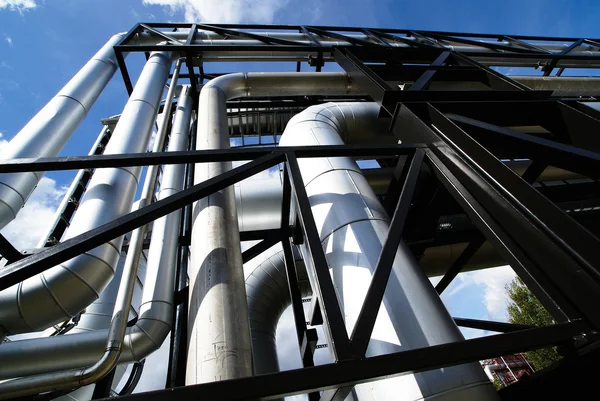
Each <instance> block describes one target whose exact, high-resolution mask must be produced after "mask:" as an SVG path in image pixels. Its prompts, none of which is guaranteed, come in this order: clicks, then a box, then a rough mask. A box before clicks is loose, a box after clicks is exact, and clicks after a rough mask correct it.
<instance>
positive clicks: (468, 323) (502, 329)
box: [453, 317, 535, 333]
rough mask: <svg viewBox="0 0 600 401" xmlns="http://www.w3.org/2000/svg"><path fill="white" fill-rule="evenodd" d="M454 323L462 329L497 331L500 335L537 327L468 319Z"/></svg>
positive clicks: (461, 319)
mask: <svg viewBox="0 0 600 401" xmlns="http://www.w3.org/2000/svg"><path fill="white" fill-rule="evenodd" d="M453 319H454V323H456V325H457V326H460V327H468V328H471V329H479V330H487V331H496V332H498V333H512V332H515V331H520V330H528V329H533V328H534V327H535V326H527V325H524V324H514V323H504V322H492V321H489V320H478V319H466V318H463V317H454V318H453Z"/></svg>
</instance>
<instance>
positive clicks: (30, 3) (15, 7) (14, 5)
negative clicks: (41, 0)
mask: <svg viewBox="0 0 600 401" xmlns="http://www.w3.org/2000/svg"><path fill="white" fill-rule="evenodd" d="M36 7H37V4H35V0H0V10H2V9H3V8H7V9H9V10H12V11H18V12H20V13H22V12H23V11H25V10H30V9H34V8H36Z"/></svg>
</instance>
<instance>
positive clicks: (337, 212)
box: [280, 104, 497, 401]
mask: <svg viewBox="0 0 600 401" xmlns="http://www.w3.org/2000/svg"><path fill="white" fill-rule="evenodd" d="M334 106H335V107H340V108H344V109H345V110H347V111H348V112H346V113H344V114H343V115H352V114H351V113H349V111H350V110H352V108H353V107H354V105H353V104H338V105H334ZM328 107H332V105H325V108H323V106H312V107H309V108H308V109H306V110H305V111H304V112H302V113H300V114H298V115H296V116H295V117H294V118H292V120H291V121H290V123H289V124H288V126H287V127H286V130H285V132H284V134H283V135H282V137H281V140H280V145H281V146H320V145H342V144H343V141H342V140H341V138H340V136H343V134H342V132H343V129H344V128H345V127H347V126H348V125H347V124H346V123H345V122H344V121H343V120H339V119H338V118H333V116H332V114H331V112H330V111H329V110H328ZM338 132H339V133H340V134H338ZM299 164H300V170H301V173H302V178H303V181H304V185H305V187H306V192H307V194H308V197H309V202H310V204H311V209H312V213H313V215H314V218H315V222H316V225H317V229H318V230H319V235H320V238H321V242H322V245H323V248H324V251H325V254H326V257H327V262H328V264H329V266H330V271H331V274H332V279H333V283H334V286H335V288H336V292H337V295H338V299H339V302H340V304H341V307H342V310H343V313H344V320H345V323H346V329H347V330H348V332H349V333H350V332H352V330H353V329H354V325H355V323H356V321H357V319H358V316H359V313H360V311H361V308H362V303H363V299H364V297H365V295H366V292H367V290H368V288H369V284H370V279H371V275H372V274H373V270H374V268H375V266H376V265H377V260H378V258H379V253H380V251H381V249H382V246H383V243H384V242H385V240H386V236H387V232H388V228H389V217H388V216H387V214H386V213H385V210H384V209H383V207H382V206H381V204H380V203H379V200H378V199H377V197H376V195H375V194H374V193H373V191H372V189H371V187H370V186H369V185H368V183H367V181H366V179H365V177H364V176H363V175H362V172H361V170H360V168H359V167H358V166H357V164H356V162H354V160H352V159H351V158H346V157H335V158H333V157H332V158H316V159H310V160H306V159H304V160H303V159H300V160H299ZM308 276H309V278H310V277H311V275H310V272H309V274H308ZM463 339H464V338H463V336H462V335H461V333H460V331H459V329H458V327H457V326H456V324H455V323H454V322H453V320H452V318H451V317H450V315H449V314H448V312H447V310H446V309H445V307H444V305H443V303H442V301H441V300H440V298H439V296H438V295H437V293H436V292H435V290H434V288H433V287H432V286H431V284H430V282H429V280H428V279H427V277H426V276H425V274H424V273H423V272H422V270H421V269H420V268H419V266H418V265H417V263H416V261H415V260H414V258H413V256H412V254H411V252H410V251H409V250H408V248H407V247H406V245H404V244H403V243H401V244H400V246H399V248H398V250H397V253H396V256H395V260H394V263H393V265H392V272H391V274H390V277H389V280H388V283H387V287H386V291H385V295H384V299H383V303H382V305H381V307H380V309H379V312H378V314H377V320H376V321H375V327H374V329H373V332H372V335H371V339H370V342H369V345H368V348H367V351H366V355H367V356H375V355H381V354H388V353H392V352H398V351H400V350H407V349H415V348H421V347H427V346H432V345H437V344H443V343H448V342H454V341H461V340H463ZM400 388H401V389H402V392H401V393H398V391H397V389H400ZM355 389H356V393H357V395H358V397H359V399H360V400H361V401H366V400H392V399H393V400H399V399H400V400H405V401H413V400H422V399H429V398H436V399H437V400H462V399H478V400H479V399H480V400H495V399H497V396H496V394H495V390H494V388H493V387H492V386H491V384H490V383H489V381H488V380H487V379H486V377H485V375H484V373H483V370H482V369H481V368H480V367H479V366H478V364H476V363H470V364H464V365H460V366H452V367H448V368H444V369H436V370H431V371H427V372H421V373H416V374H412V375H406V376H403V377H399V378H392V379H386V380H380V381H377V382H373V383H369V384H364V385H359V386H356V388H355Z"/></svg>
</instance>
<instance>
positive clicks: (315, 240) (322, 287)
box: [286, 152, 352, 361]
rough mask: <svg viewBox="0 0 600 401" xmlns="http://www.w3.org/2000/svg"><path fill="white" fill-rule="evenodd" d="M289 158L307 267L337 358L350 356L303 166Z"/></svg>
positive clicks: (289, 172)
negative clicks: (305, 181)
mask: <svg viewBox="0 0 600 401" xmlns="http://www.w3.org/2000/svg"><path fill="white" fill-rule="evenodd" d="M286 158H287V164H286V167H287V174H289V177H290V183H291V185H292V189H293V191H292V192H293V196H294V200H295V201H296V205H297V208H298V217H299V219H300V222H301V226H302V232H303V234H304V239H305V243H306V246H307V249H308V254H309V258H308V259H309V260H305V261H304V263H305V264H306V269H307V270H308V269H311V268H312V269H313V272H314V277H315V284H316V285H315V287H316V288H313V290H314V291H315V293H316V295H317V296H318V298H319V300H320V301H322V302H320V305H321V312H322V313H323V317H324V319H325V320H326V321H327V325H326V329H327V331H328V337H329V338H330V340H331V348H332V349H333V352H334V354H335V357H336V360H338V361H340V360H345V359H349V358H350V357H351V356H352V348H351V345H350V340H349V338H348V332H347V331H346V325H345V323H344V318H343V315H342V311H341V308H340V304H339V302H338V299H337V295H336V292H335V288H334V287H333V281H332V279H331V276H330V274H329V265H328V264H327V259H326V258H325V253H324V251H323V247H322V245H321V240H320V238H319V233H318V231H317V226H316V224H315V219H314V217H313V214H312V210H311V207H310V203H309V202H308V195H307V194H306V189H305V187H304V180H303V179H302V174H301V173H300V166H299V165H298V159H297V158H296V156H295V155H294V154H293V153H292V152H289V153H287V154H286Z"/></svg>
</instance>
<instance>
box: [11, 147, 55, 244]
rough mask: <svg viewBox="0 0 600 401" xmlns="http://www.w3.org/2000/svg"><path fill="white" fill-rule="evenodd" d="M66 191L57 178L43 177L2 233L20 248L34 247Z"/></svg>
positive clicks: (44, 231)
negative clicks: (58, 183) (57, 181)
mask: <svg viewBox="0 0 600 401" xmlns="http://www.w3.org/2000/svg"><path fill="white" fill-rule="evenodd" d="M4 144H6V141H5V140H0V149H1V147H2V146H3V145H4ZM66 191H67V187H58V186H57V185H56V181H55V180H53V179H51V178H48V177H42V179H41V180H40V182H39V184H38V186H37V187H36V189H35V190H34V191H33V193H32V194H31V196H30V197H29V199H28V200H27V203H25V206H24V207H23V208H22V209H21V211H20V212H19V214H17V217H16V218H15V219H14V220H13V221H11V222H10V223H9V224H8V225H7V226H6V227H4V228H3V229H2V234H3V235H4V236H6V239H8V240H9V241H10V242H11V243H12V244H13V245H14V246H15V247H16V248H17V249H19V250H21V249H27V248H34V247H35V246H36V245H37V243H38V241H39V240H40V238H41V236H42V235H44V234H45V233H46V230H47V229H48V226H49V224H50V223H51V222H52V219H53V218H54V212H55V211H56V208H57V207H58V205H59V203H60V201H61V199H62V197H63V196H64V194H65V192H66Z"/></svg>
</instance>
